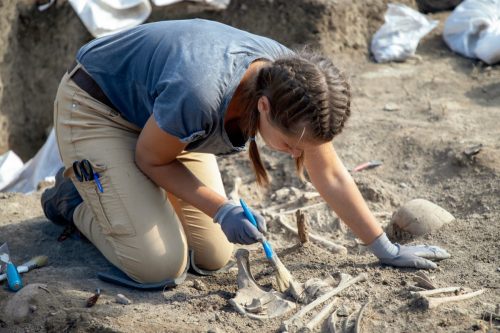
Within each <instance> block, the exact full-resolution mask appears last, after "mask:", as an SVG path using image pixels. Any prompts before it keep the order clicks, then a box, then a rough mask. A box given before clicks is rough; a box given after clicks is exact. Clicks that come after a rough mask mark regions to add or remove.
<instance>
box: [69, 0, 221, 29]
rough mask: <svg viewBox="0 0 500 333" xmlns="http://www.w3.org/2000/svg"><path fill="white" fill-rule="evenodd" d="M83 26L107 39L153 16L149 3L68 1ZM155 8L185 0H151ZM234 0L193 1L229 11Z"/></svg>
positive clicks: (139, 0) (144, 0)
mask: <svg viewBox="0 0 500 333" xmlns="http://www.w3.org/2000/svg"><path fill="white" fill-rule="evenodd" d="M68 1H69V3H70V4H71V6H72V7H73V9H74V10H75V12H76V14H77V15H78V17H80V20H81V21H82V22H83V25H85V27H86V28H87V30H88V31H89V32H90V33H91V34H92V36H94V37H102V36H106V35H109V34H112V33H115V32H118V31H122V30H125V29H129V28H132V27H135V26H137V25H139V24H141V23H143V22H144V21H146V19H147V18H148V17H149V15H150V14H151V3H150V2H149V0H68ZM151 1H152V2H153V4H154V5H156V6H168V5H172V4H174V3H177V2H182V1H183V0H151ZM230 1H231V0H191V1H190V2H194V3H200V4H203V5H207V6H209V7H211V8H214V9H218V10H222V9H226V7H227V6H228V5H229V3H230Z"/></svg>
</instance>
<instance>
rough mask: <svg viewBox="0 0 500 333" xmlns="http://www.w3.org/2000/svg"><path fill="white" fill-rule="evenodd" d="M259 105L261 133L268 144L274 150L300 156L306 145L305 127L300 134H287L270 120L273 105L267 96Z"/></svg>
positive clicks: (262, 98)
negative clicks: (304, 138)
mask: <svg viewBox="0 0 500 333" xmlns="http://www.w3.org/2000/svg"><path fill="white" fill-rule="evenodd" d="M257 107H258V109H259V113H260V117H259V134H260V136H261V137H262V139H263V140H264V142H265V143H266V145H267V146H268V147H269V148H271V149H273V150H277V151H281V152H283V153H286V154H289V155H291V156H292V157H293V158H298V157H300V156H301V155H302V154H303V152H304V149H305V145H306V143H305V142H304V140H303V137H304V133H305V127H304V129H303V130H302V131H301V134H299V135H298V136H290V135H286V134H285V133H283V132H282V131H281V130H279V129H278V128H277V127H276V126H274V125H273V124H272V123H271V122H270V121H269V113H270V111H271V105H270V103H269V100H268V99H267V97H265V96H262V97H261V98H260V99H259V101H258V103H257Z"/></svg>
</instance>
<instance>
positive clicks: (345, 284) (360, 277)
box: [282, 273, 366, 331]
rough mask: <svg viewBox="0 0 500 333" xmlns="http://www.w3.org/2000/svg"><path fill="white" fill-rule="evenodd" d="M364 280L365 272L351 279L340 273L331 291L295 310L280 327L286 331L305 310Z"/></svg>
mask: <svg viewBox="0 0 500 333" xmlns="http://www.w3.org/2000/svg"><path fill="white" fill-rule="evenodd" d="M365 280H366V274H364V273H361V274H360V275H358V276H356V277H354V278H352V279H346V276H345V275H344V274H341V279H340V282H339V285H338V286H337V287H336V288H334V289H332V290H331V291H329V292H327V293H326V294H324V295H323V296H321V297H319V298H317V299H316V300H314V301H313V302H311V303H309V304H308V305H306V306H304V307H303V308H302V309H301V310H300V311H299V312H297V313H296V314H295V315H293V317H291V318H290V319H288V320H286V321H284V322H283V325H282V328H283V329H284V330H285V331H288V328H289V327H290V326H291V325H293V324H294V322H296V321H299V320H300V319H301V318H302V317H303V316H304V315H305V314H306V313H307V312H309V311H310V310H312V309H313V308H315V307H316V306H317V305H319V304H321V303H323V302H325V301H327V300H328V299H330V298H332V297H333V296H335V295H337V294H339V293H340V292H341V291H343V290H344V289H346V288H348V287H350V286H351V285H353V284H355V283H357V282H360V281H365Z"/></svg>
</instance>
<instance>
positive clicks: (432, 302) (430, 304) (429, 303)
mask: <svg viewBox="0 0 500 333" xmlns="http://www.w3.org/2000/svg"><path fill="white" fill-rule="evenodd" d="M482 293H484V289H479V290H477V291H474V292H471V293H467V294H462V295H457V296H448V297H426V296H423V300H424V302H425V303H424V304H425V305H426V307H427V308H428V309H434V308H436V307H438V306H439V305H441V304H444V303H449V302H456V301H463V300H466V299H469V298H472V297H475V296H478V295H481V294H482Z"/></svg>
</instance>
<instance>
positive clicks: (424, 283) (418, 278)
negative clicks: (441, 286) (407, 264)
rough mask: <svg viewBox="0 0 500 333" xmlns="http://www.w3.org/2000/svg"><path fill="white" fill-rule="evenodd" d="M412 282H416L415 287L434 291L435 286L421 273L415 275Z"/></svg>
mask: <svg viewBox="0 0 500 333" xmlns="http://www.w3.org/2000/svg"><path fill="white" fill-rule="evenodd" d="M413 281H415V282H417V285H418V286H420V287H423V288H425V289H436V286H435V285H434V284H433V283H432V281H431V279H430V278H429V276H428V275H427V274H425V273H424V272H422V271H418V272H417V273H415V276H414V277H413Z"/></svg>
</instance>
